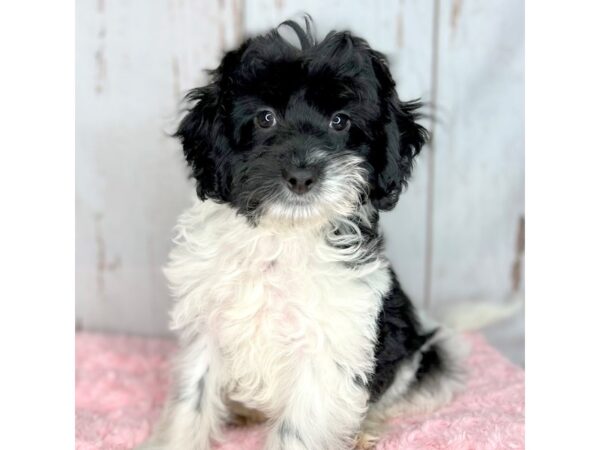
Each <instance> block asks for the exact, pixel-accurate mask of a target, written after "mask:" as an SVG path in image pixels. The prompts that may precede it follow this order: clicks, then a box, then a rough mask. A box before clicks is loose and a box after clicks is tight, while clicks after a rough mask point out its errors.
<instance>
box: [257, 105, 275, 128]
mask: <svg viewBox="0 0 600 450" xmlns="http://www.w3.org/2000/svg"><path fill="white" fill-rule="evenodd" d="M254 120H255V122H256V125H258V126H259V127H261V128H271V127H274V126H275V124H276V123H277V119H276V118H275V113H274V112H273V111H269V110H268V109H265V110H264V111H259V113H258V114H257V115H256V118H255V119H254Z"/></svg>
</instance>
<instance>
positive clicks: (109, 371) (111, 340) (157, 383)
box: [75, 333, 524, 450]
mask: <svg viewBox="0 0 600 450" xmlns="http://www.w3.org/2000/svg"><path fill="white" fill-rule="evenodd" d="M466 339H467V340H468V341H469V342H470V344H471V354H470V356H469V358H468V367H469V381H468V385H467V388H466V390H465V391H464V393H462V394H460V395H458V396H457V397H456V399H455V400H454V401H453V402H452V403H451V404H450V405H448V406H446V407H444V408H442V409H440V410H438V411H437V412H435V413H434V414H429V415H427V416H423V417H412V418H410V419H406V418H404V419H397V420H393V421H391V423H390V425H391V426H390V429H389V432H388V433H387V434H386V435H385V436H383V438H382V440H381V441H380V442H379V444H378V446H377V449H378V450H392V449H394V450H395V449H403V450H409V449H473V450H488V449H522V448H524V372H523V371H522V370H521V369H520V368H518V367H515V366H514V365H513V364H511V363H510V362H508V361H507V360H506V359H504V358H503V357H502V356H501V355H500V354H498V352H497V351H496V350H494V349H493V348H491V347H490V346H489V345H488V344H487V343H486V341H485V340H484V338H483V337H482V336H480V335H467V336H466ZM173 349H174V345H173V343H172V342H171V341H168V340H161V339H141V338H133V337H123V336H110V335H101V334H90V333H78V334H77V337H76V371H77V373H76V391H75V396H76V402H75V408H76V431H75V433H76V447H77V449H79V450H91V449H115V450H116V449H130V448H132V447H134V446H135V445H137V444H138V443H140V442H141V441H143V440H144V439H145V438H146V436H147V435H148V434H149V433H150V430H151V428H152V425H153V423H154V422H155V421H156V419H157V418H158V415H159V413H160V409H161V406H162V403H163V401H164V399H165V396H166V393H167V383H168V376H169V357H170V356H171V354H172V352H173ZM226 436H227V442H226V443H225V444H223V445H222V446H220V447H219V449H220V450H254V449H260V448H261V443H262V442H263V439H264V430H263V429H262V427H260V426H256V427H253V428H247V429H231V430H229V431H228V433H227V435H226Z"/></svg>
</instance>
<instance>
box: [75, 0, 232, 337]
mask: <svg viewBox="0 0 600 450" xmlns="http://www.w3.org/2000/svg"><path fill="white" fill-rule="evenodd" d="M239 5H240V2H237V1H235V2H221V1H218V0H211V1H200V0H195V1H192V0H181V1H179V0H178V1H176V0H172V1H167V0H164V1H155V2H145V1H141V0H137V1H126V2H125V1H108V0H97V1H83V2H78V3H77V30H76V35H77V49H76V58H77V61H76V69H77V86H76V114H77V133H76V148H77V152H76V192H77V199H76V216H77V228H76V232H77V236H76V239H77V252H76V263H77V274H76V281H77V284H76V298H77V323H78V325H79V326H80V327H83V328H86V329H104V330H119V331H127V332H135V333H147V334H154V333H164V332H165V331H166V324H167V309H168V306H169V304H170V299H169V295H168V292H167V288H166V283H165V280H164V277H163V276H162V274H161V272H160V267H161V266H162V265H163V264H164V263H165V261H166V254H167V252H168V249H169V247H170V242H169V237H170V236H171V229H172V227H173V225H174V223H175V218H176V216H177V214H178V213H180V212H181V210H182V209H183V208H184V207H185V206H186V205H187V204H188V203H189V199H190V195H191V186H190V183H189V182H188V181H187V180H186V175H187V173H186V171H185V169H184V164H183V158H182V156H181V154H180V149H179V148H178V145H177V144H176V142H175V141H174V140H173V139H171V138H169V136H168V133H167V132H168V131H172V119H173V117H174V116H175V112H176V110H177V108H178V102H179V100H180V98H181V96H182V94H183V92H184V91H185V90H187V89H189V88H191V87H193V86H195V85H197V84H199V83H201V82H203V80H204V74H203V70H204V69H206V68H212V67H214V66H215V65H216V64H217V62H218V60H219V58H220V54H221V52H222V50H223V47H226V46H231V45H233V43H234V42H235V41H236V40H237V39H239V36H238V33H239V31H238V30H239V26H238V25H239V24H240V23H241V8H240V7H239Z"/></svg>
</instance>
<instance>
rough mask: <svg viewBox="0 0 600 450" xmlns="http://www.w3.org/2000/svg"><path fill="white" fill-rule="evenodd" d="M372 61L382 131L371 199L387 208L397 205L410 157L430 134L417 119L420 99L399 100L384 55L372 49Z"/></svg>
mask: <svg viewBox="0 0 600 450" xmlns="http://www.w3.org/2000/svg"><path fill="white" fill-rule="evenodd" d="M371 61H372V64H373V70H374V72H375V76H376V78H377V81H378V84H379V97H380V99H381V102H382V107H381V109H382V111H381V112H382V118H383V120H382V122H381V123H382V127H383V129H382V131H381V133H380V136H379V142H378V148H376V149H374V151H376V152H383V154H381V153H380V154H379V155H378V157H377V163H376V164H373V167H374V169H375V174H374V180H373V181H372V184H373V185H372V186H371V195H370V198H371V202H372V204H373V206H375V207H376V208H377V209H380V210H384V211H389V210H391V209H393V208H394V206H396V203H397V202H398V196H399V195H400V192H401V191H402V190H403V189H404V188H405V187H406V184H407V183H408V179H409V178H410V174H411V172H412V167H413V160H414V158H415V156H417V155H418V154H419V152H420V151H421V148H422V147H423V145H424V144H425V143H426V142H427V140H428V138H429V133H428V132H427V130H426V129H425V128H424V127H422V126H421V125H419V124H418V123H417V120H418V119H419V118H420V115H419V113H418V110H419V109H420V108H421V106H422V104H421V103H420V102H419V101H411V102H402V101H400V99H399V98H398V94H397V93H396V89H395V83H394V80H393V78H392V75H391V73H390V71H389V68H388V64H387V61H386V59H385V57H384V56H383V55H382V54H381V53H378V52H375V51H372V60H371Z"/></svg>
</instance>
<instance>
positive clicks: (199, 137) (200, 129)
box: [175, 52, 239, 201]
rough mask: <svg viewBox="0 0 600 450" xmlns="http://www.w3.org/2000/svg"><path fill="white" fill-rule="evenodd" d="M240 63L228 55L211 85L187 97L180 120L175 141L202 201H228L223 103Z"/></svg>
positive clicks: (192, 92)
mask: <svg viewBox="0 0 600 450" xmlns="http://www.w3.org/2000/svg"><path fill="white" fill-rule="evenodd" d="M238 60H239V53H238V52H228V53H227V54H226V55H225V57H224V58H223V61H222V62H221V65H220V66H219V67H218V68H217V69H216V70H213V71H212V72H211V78H212V82H211V83H210V84H209V85H207V86H204V87H200V88H196V89H192V90H191V91H190V92H188V94H187V95H186V100H187V101H188V103H190V104H192V107H191V108H190V109H189V110H188V112H187V114H186V115H185V116H184V118H183V119H182V120H181V123H180V124H179V128H178V129H177V131H176V132H175V137H177V138H179V139H180V141H181V143H182V145H183V153H184V154H185V158H186V160H187V163H188V164H189V166H190V167H191V169H192V176H193V177H194V178H195V179H196V192H197V194H198V197H199V198H200V199H202V200H204V199H206V198H212V199H213V200H217V201H227V200H228V197H229V186H230V183H229V179H230V174H229V166H228V164H226V161H227V155H228V154H229V153H230V145H229V140H228V138H227V135H226V127H225V120H226V117H225V114H226V112H225V110H226V108H225V106H224V99H225V97H226V96H227V93H228V91H229V90H230V86H229V85H230V83H231V77H230V76H229V73H230V72H231V71H232V66H234V65H235V64H236V63H237V61H238Z"/></svg>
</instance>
